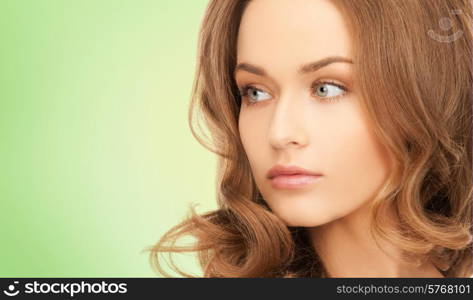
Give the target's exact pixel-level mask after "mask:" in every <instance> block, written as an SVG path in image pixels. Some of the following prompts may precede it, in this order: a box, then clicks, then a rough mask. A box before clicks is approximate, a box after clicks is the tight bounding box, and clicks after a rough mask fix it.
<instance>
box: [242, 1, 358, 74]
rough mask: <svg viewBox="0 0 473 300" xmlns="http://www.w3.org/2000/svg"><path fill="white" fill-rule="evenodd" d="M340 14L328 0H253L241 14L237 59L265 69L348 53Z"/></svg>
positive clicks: (347, 34)
mask: <svg viewBox="0 0 473 300" xmlns="http://www.w3.org/2000/svg"><path fill="white" fill-rule="evenodd" d="M350 43H351V42H350V37H349V33H348V29H347V27H346V24H345V20H344V17H343V15H342V14H341V13H340V12H339V11H338V10H337V8H336V7H335V6H334V5H333V4H332V3H331V2H330V1H328V0H252V1H251V2H250V3H249V4H248V6H247V8H246V9H245V12H244V14H243V16H242V20H241V24H240V28H239V33H238V43H237V61H238V62H248V63H257V64H258V65H261V66H263V67H265V68H267V69H268V70H271V69H272V70H274V69H275V68H284V69H285V70H286V71H287V70H288V69H287V68H291V69H294V71H296V70H295V66H299V65H300V64H303V63H306V62H308V61H315V60H319V59H322V58H325V57H328V56H344V57H350V45H351V44H350Z"/></svg>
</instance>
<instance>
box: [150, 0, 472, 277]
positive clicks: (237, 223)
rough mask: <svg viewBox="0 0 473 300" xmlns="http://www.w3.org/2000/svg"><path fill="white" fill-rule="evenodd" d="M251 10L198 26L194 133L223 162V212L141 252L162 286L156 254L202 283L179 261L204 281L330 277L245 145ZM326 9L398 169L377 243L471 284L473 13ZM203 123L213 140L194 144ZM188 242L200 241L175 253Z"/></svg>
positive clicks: (448, 1)
mask: <svg viewBox="0 0 473 300" xmlns="http://www.w3.org/2000/svg"><path fill="white" fill-rule="evenodd" d="M249 2H250V0H211V1H210V2H209V4H208V6H207V9H206V13H205V16H204V18H203V22H202V25H201V27H200V34H199V43H198V63H197V70H196V74H195V81H194V85H193V92H192V99H191V102H190V107H189V125H190V129H191V131H192V134H193V135H194V137H195V138H196V139H197V140H198V141H199V143H201V144H202V145H203V146H204V147H206V148H207V149H208V150H210V151H212V152H213V153H215V154H217V155H218V168H217V181H216V186H217V199H216V201H217V205H218V208H217V209H216V210H214V211H210V212H206V213H203V214H199V213H197V212H196V211H195V209H194V207H192V205H191V207H190V210H189V214H188V215H187V216H186V218H185V219H184V220H183V221H182V222H181V223H179V224H177V225H176V226H174V227H172V228H171V229H169V230H168V231H167V232H166V233H165V234H164V235H163V236H162V237H161V238H160V239H159V241H158V242H157V243H156V244H155V245H153V246H150V247H149V248H147V249H146V250H147V251H149V252H150V253H149V254H150V256H149V259H150V263H151V266H152V268H153V270H156V271H157V272H158V273H159V274H162V275H164V276H166V277H171V275H169V274H168V273H167V272H166V271H165V270H164V269H163V268H162V266H161V265H162V264H161V263H160V260H159V257H160V255H159V254H160V253H168V257H169V259H170V266H171V267H172V269H173V270H174V271H176V272H177V273H179V274H180V275H182V276H184V277H196V276H194V275H191V274H187V273H185V272H183V271H182V270H180V269H179V267H178V266H176V264H175V263H174V261H173V259H172V254H175V253H180V252H195V253H197V258H198V262H199V264H200V267H201V268H202V270H203V277H328V273H327V271H326V269H325V268H324V264H323V261H321V259H320V257H319V256H318V255H317V253H316V251H315V250H314V248H313V247H312V246H311V243H310V241H309V239H308V235H307V234H306V230H305V229H304V228H302V227H288V226H287V225H286V224H284V223H283V221H282V220H280V219H279V218H278V217H277V216H276V215H275V214H274V213H273V212H272V211H271V209H270V208H269V207H268V205H267V204H266V202H265V201H264V199H263V197H262V195H261V194H260V192H259V190H258V188H257V186H256V184H255V180H254V177H253V174H252V172H251V169H250V166H249V162H248V159H247V156H246V153H245V151H244V148H243V146H242V143H241V140H240V135H239V131H238V116H239V111H240V105H241V98H240V97H239V94H238V88H237V86H236V83H235V80H234V77H233V72H234V67H235V65H236V57H237V56H236V41H237V34H238V29H239V24H240V20H241V17H242V14H243V12H244V10H245V7H246V6H247V4H248V3H249ZM331 2H332V3H333V4H334V5H335V6H336V7H337V8H338V9H339V10H340V12H341V13H342V15H343V16H344V17H345V20H346V24H347V25H348V28H349V30H350V34H351V36H352V38H353V39H352V40H353V45H352V46H353V60H354V62H355V64H354V78H355V79H356V83H355V84H356V86H358V89H357V90H358V91H359V93H360V94H359V96H360V97H359V99H361V101H362V105H363V108H364V109H365V111H366V113H367V115H368V116H369V118H370V120H371V121H372V122H373V124H374V127H375V128H374V130H375V134H376V136H377V137H378V138H379V140H380V141H381V142H382V143H383V144H384V145H385V146H386V147H387V149H388V150H389V151H390V153H391V154H392V155H393V157H394V158H395V170H394V171H393V172H392V173H391V174H390V177H389V178H388V179H387V180H386V182H385V183H384V185H383V186H382V188H381V189H380V190H379V193H378V194H377V196H376V197H375V198H374V200H373V202H372V213H371V218H372V227H371V233H372V234H374V235H375V236H376V238H384V239H387V240H388V241H391V242H392V243H394V244H395V245H397V246H398V247H400V248H401V249H402V250H403V253H407V254H408V255H406V257H404V258H403V259H405V260H406V261H409V262H412V261H414V260H413V258H415V259H417V262H420V261H425V260H429V261H430V262H432V263H434V265H435V266H436V267H437V268H438V269H439V270H440V271H441V272H442V274H443V275H444V276H445V277H470V276H471V275H472V274H473V271H472V255H473V253H472V234H473V230H472V196H473V195H472V191H473V187H472V185H473V183H472V159H473V157H472V122H473V120H472V119H473V118H472V116H473V111H472V110H473V108H472V102H473V98H472V83H473V80H472V76H473V75H472V74H473V72H472V68H473V62H472V24H473V23H472V19H473V18H472V4H471V2H470V1H468V0H444V1H428V0H417V1H406V0H383V1H374V0H356V1H353V0H332V1H331ZM447 17H448V18H449V19H447ZM439 25H440V27H441V29H443V30H444V31H443V32H442V31H441V30H439ZM449 27H450V28H449ZM196 116H197V117H201V119H196V118H195V117H196ZM200 121H203V123H204V125H205V128H206V129H208V132H209V133H210V134H208V135H207V134H203V135H202V137H200V136H199V135H198V134H197V130H196V129H197V128H199V129H202V127H201V126H200V125H201V123H202V122H200ZM387 207H389V208H391V209H392V210H393V211H394V213H395V215H396V217H397V220H398V221H399V222H398V224H397V225H398V226H397V227H396V229H393V228H391V227H387V226H386V224H385V222H383V218H382V214H381V211H382V210H383V209H385V208H387ZM184 236H191V237H194V238H195V242H194V243H192V244H190V245H187V246H178V245H177V241H178V240H179V239H180V238H181V237H184Z"/></svg>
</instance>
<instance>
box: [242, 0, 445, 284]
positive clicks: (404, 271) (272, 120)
mask: <svg viewBox="0 0 473 300" xmlns="http://www.w3.org/2000/svg"><path fill="white" fill-rule="evenodd" d="M351 43H352V42H351V37H350V34H349V31H348V28H347V25H346V23H345V22H344V17H343V15H341V13H340V12H339V11H338V10H337V9H336V7H335V6H334V5H333V4H332V3H330V2H329V1H328V0H253V1H251V2H250V3H249V5H248V6H247V8H246V10H245V12H244V14H243V17H242V21H241V25H240V29H239V34H238V44H237V68H236V71H235V80H236V83H237V85H238V87H239V89H240V93H241V94H242V105H241V109H240V115H239V131H240V137H241V140H242V143H243V146H244V149H245V152H246V154H247V156H248V160H249V162H250V165H251V169H252V172H253V174H254V177H255V181H256V184H257V186H258V188H259V190H260V192H261V194H262V196H263V198H264V199H265V201H266V202H267V203H268V205H269V206H270V208H271V209H272V211H273V212H274V213H275V214H276V215H277V216H279V217H280V218H281V219H282V220H283V221H284V222H285V223H286V224H287V225H288V226H302V227H307V229H308V231H309V234H310V237H311V239H312V242H313V246H314V247H315V249H316V250H317V252H318V253H319V255H320V256H321V258H322V261H323V262H324V264H325V266H326V268H327V270H328V273H329V274H330V276H331V277H442V274H441V273H440V272H439V271H438V270H437V269H436V268H435V267H434V266H433V265H432V264H430V263H427V264H425V265H423V266H421V267H413V266H410V265H404V264H402V263H401V262H400V260H399V255H400V251H399V249H398V248H397V247H395V245H390V244H383V247H384V248H385V249H386V250H387V251H386V252H384V251H382V250H381V249H380V248H379V246H378V245H377V244H376V243H375V242H374V240H373V239H372V238H371V237H370V235H369V231H368V228H369V224H368V221H367V220H368V210H367V208H368V204H369V202H370V201H372V200H373V197H374V195H375V193H376V192H377V190H378V189H379V188H380V186H381V185H382V183H383V182H384V181H385V180H386V178H387V176H388V175H389V174H390V171H391V166H392V163H391V162H392V160H391V159H390V155H389V153H388V152H387V151H386V149H385V148H384V147H383V145H382V144H380V143H379V141H378V140H377V139H376V137H375V135H374V134H373V131H372V128H373V125H372V124H371V123H370V121H369V119H368V117H367V115H366V114H365V113H364V111H363V110H362V108H361V105H360V101H359V99H358V96H357V91H356V88H355V81H354V80H355V78H353V77H352V74H351V72H352V68H353V64H354V63H356V62H354V61H353V60H352V58H351V57H352V56H351ZM330 57H332V58H333V57H335V58H336V59H334V60H335V61H332V62H331V63H330V61H328V62H329V63H328V64H324V65H323V66H321V65H318V66H319V67H320V68H318V69H317V68H316V66H315V67H314V65H313V64H312V63H314V62H318V61H321V60H323V59H326V58H330ZM326 62H327V61H326ZM327 81H328V83H327ZM248 85H250V86H248ZM276 164H282V165H296V166H299V167H302V168H305V169H308V170H310V171H313V172H318V173H322V174H323V176H322V177H321V178H320V180H318V181H317V182H314V183H311V184H309V185H306V186H304V187H303V188H299V189H277V188H274V187H272V185H271V182H270V180H269V179H268V178H267V177H266V175H267V172H268V170H269V169H270V168H272V167H273V166H274V165H276Z"/></svg>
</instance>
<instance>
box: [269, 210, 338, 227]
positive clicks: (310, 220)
mask: <svg viewBox="0 0 473 300" xmlns="http://www.w3.org/2000/svg"><path fill="white" fill-rule="evenodd" d="M273 213H274V214H275V215H277V216H278V217H279V218H280V219H281V220H282V221H283V222H284V223H285V224H286V225H287V226H289V227H316V226H321V225H324V224H327V223H330V222H332V221H334V220H336V219H337V217H336V216H334V215H332V214H330V213H329V212H328V211H321V210H318V211H311V210H307V209H305V210H295V209H292V210H291V209H290V208H285V209H277V208H275V209H273Z"/></svg>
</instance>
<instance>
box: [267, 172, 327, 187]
mask: <svg viewBox="0 0 473 300" xmlns="http://www.w3.org/2000/svg"><path fill="white" fill-rule="evenodd" d="M321 177H322V175H307V174H295V175H279V176H276V177H273V178H272V179H271V185H272V186H273V188H276V189H298V188H302V187H304V186H306V185H309V184H311V183H314V182H317V181H319V179H320V178H321Z"/></svg>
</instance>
